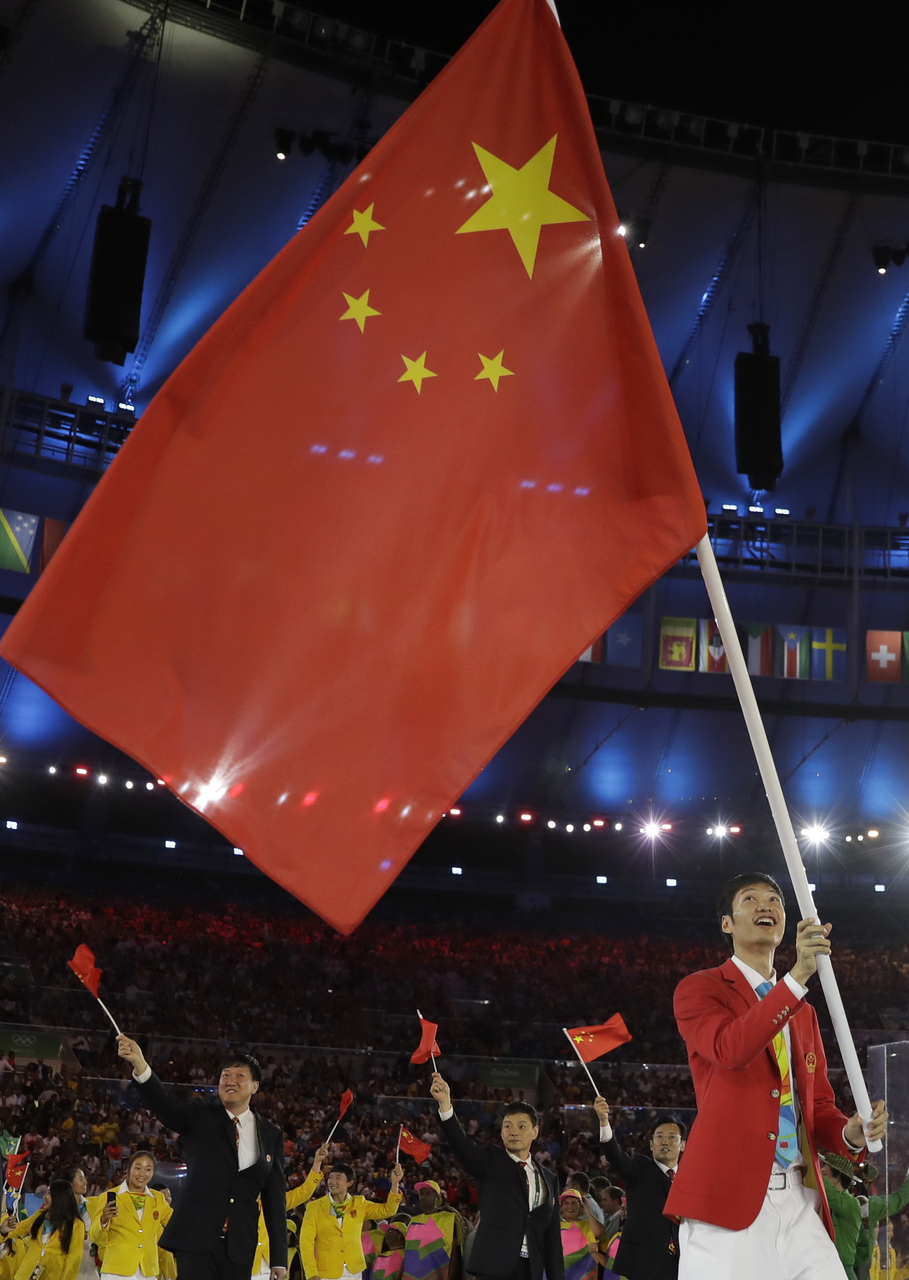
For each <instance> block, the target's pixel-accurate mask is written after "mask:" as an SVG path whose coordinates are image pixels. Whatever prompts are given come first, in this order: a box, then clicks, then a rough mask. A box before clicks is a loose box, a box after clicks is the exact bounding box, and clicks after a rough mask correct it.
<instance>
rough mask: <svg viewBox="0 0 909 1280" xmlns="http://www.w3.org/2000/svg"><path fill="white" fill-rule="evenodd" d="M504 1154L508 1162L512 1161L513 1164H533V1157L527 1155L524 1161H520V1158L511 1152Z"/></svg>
mask: <svg viewBox="0 0 909 1280" xmlns="http://www.w3.org/2000/svg"><path fill="white" fill-rule="evenodd" d="M505 1154H506V1155H507V1156H508V1159H509V1160H513V1161H514V1162H515V1164H533V1155H529V1156H528V1157H527V1159H526V1160H522V1159H521V1157H520V1156H516V1155H515V1154H514V1152H513V1151H506V1152H505Z"/></svg>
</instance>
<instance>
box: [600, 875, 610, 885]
mask: <svg viewBox="0 0 909 1280" xmlns="http://www.w3.org/2000/svg"><path fill="white" fill-rule="evenodd" d="M608 883H609V877H608V876H597V884H608Z"/></svg>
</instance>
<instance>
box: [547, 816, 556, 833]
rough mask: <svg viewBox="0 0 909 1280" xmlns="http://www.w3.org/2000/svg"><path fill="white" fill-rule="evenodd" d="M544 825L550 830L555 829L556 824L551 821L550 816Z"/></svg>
mask: <svg viewBox="0 0 909 1280" xmlns="http://www.w3.org/2000/svg"><path fill="white" fill-rule="evenodd" d="M546 825H547V827H548V828H549V830H550V831H555V825H556V824H555V823H554V822H553V820H552V818H550V819H549V821H548V822H547V823H546Z"/></svg>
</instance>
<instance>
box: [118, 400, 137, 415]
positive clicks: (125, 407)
mask: <svg viewBox="0 0 909 1280" xmlns="http://www.w3.org/2000/svg"><path fill="white" fill-rule="evenodd" d="M117 408H118V409H119V410H120V411H121V413H135V412H136V406H135V405H132V404H127V403H126V401H125V400H121V401H120V403H119V404H118V405H117Z"/></svg>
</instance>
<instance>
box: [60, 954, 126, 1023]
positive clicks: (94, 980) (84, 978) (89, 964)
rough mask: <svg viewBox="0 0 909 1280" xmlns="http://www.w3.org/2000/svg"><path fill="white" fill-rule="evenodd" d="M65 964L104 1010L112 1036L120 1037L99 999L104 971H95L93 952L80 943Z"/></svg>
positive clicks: (105, 1006)
mask: <svg viewBox="0 0 909 1280" xmlns="http://www.w3.org/2000/svg"><path fill="white" fill-rule="evenodd" d="M66 963H67V964H68V965H69V967H70V969H72V971H73V973H74V974H75V975H76V977H77V978H78V979H79V981H80V982H81V983H82V985H83V986H84V987H85V989H86V990H87V991H90V992H91V993H92V995H93V996H94V997H95V999H96V1000H97V1001H98V1004H99V1005H100V1006H101V1008H102V1009H103V1010H104V1012H105V1014H106V1015H107V1017H108V1018H109V1019H110V1024H111V1026H112V1027H113V1029H114V1035H117V1036H118V1035H120V1028H119V1027H118V1026H117V1024H116V1022H115V1021H114V1018H113V1014H112V1013H111V1011H110V1009H108V1007H107V1005H106V1004H105V1003H104V1001H103V1000H102V999H101V997H100V996H99V995H98V987H99V984H100V982H101V974H102V973H103V972H104V970H103V969H97V968H96V967H95V953H94V951H92V950H91V949H90V948H89V947H87V946H86V945H85V943H84V942H82V943H80V944H79V946H78V947H76V954H75V955H74V956H73V958H72V960H67V962H66Z"/></svg>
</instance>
